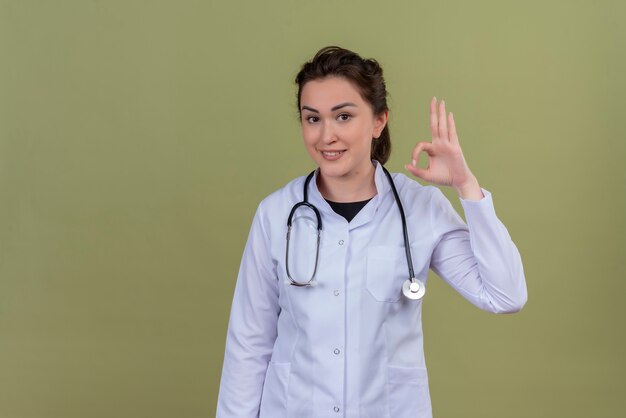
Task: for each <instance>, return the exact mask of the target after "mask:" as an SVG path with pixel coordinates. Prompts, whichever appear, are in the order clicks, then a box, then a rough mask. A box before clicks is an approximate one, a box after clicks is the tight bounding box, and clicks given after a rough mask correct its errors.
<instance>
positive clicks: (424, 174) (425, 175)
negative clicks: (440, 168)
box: [404, 164, 431, 182]
mask: <svg viewBox="0 0 626 418" xmlns="http://www.w3.org/2000/svg"><path fill="white" fill-rule="evenodd" d="M404 168H406V169H407V170H408V171H409V172H410V173H411V174H413V175H414V176H415V177H419V178H421V179H422V180H425V181H428V182H430V181H431V179H430V177H431V176H430V171H429V170H428V169H424V168H420V167H416V166H412V165H411V164H405V165H404Z"/></svg>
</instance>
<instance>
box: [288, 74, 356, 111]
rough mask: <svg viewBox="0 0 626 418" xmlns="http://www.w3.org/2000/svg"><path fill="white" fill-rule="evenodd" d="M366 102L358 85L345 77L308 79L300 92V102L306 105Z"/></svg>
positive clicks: (320, 105) (323, 106) (330, 105)
mask: <svg viewBox="0 0 626 418" xmlns="http://www.w3.org/2000/svg"><path fill="white" fill-rule="evenodd" d="M348 101H349V102H353V103H355V104H362V103H364V100H363V98H362V97H361V94H360V92H359V90H358V89H357V87H356V86H355V85H354V84H353V83H351V82H350V81H348V80H347V79H345V78H343V77H326V78H321V79H316V80H311V81H308V82H307V83H306V84H305V85H304V87H302V92H301V93H300V102H301V104H302V105H303V106H304V105H310V106H313V107H315V106H319V107H321V108H325V107H328V108H330V107H332V106H334V105H336V104H337V103H342V102H348Z"/></svg>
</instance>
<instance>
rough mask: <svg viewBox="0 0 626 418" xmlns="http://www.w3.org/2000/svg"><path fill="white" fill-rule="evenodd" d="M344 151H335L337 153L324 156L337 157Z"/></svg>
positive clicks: (326, 153)
mask: <svg viewBox="0 0 626 418" xmlns="http://www.w3.org/2000/svg"><path fill="white" fill-rule="evenodd" d="M342 152H343V151H335V152H324V155H328V156H329V157H335V156H337V155H339V154H341V153H342Z"/></svg>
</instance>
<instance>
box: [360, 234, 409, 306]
mask: <svg viewBox="0 0 626 418" xmlns="http://www.w3.org/2000/svg"><path fill="white" fill-rule="evenodd" d="M408 278H409V267H408V265H407V261H406V253H405V251H404V247H391V246H372V247H369V248H368V249H367V278H366V286H367V290H368V292H369V293H370V294H371V295H372V296H373V297H374V299H376V300H377V301H379V302H398V301H399V300H400V296H401V295H402V284H403V283H404V281H405V280H406V279H408Z"/></svg>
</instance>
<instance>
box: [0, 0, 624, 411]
mask: <svg viewBox="0 0 626 418" xmlns="http://www.w3.org/2000/svg"><path fill="white" fill-rule="evenodd" d="M625 18H626V6H625V3H624V2H619V1H595V2H592V1H564V0H561V1H537V0H529V1H523V2H522V1H474V2H463V1H448V2H432V1H404V2H399V1H398V2H382V1H379V2H373V1H347V0H345V1H338V0H337V1H327V0H319V1H317V2H298V1H287V0H285V1H264V2H261V1H259V2H253V1H249V2H235V1H233V2H226V1H221V2H214V1H199V0H198V1H136V0H133V1H128V0H124V1H96V0H92V1H86V0H83V1H78V0H77V1H69V0H63V1H61V0H58V1H43V0H41V1H34V0H28V1H27V0H0V196H1V198H0V418H44V417H45V418H79V417H80V418H84V417H90V418H92V417H93V418H100V417H107V418H108V417H133V418H137V417H150V418H159V417H190V418H195V417H209V416H214V415H215V403H216V398H217V391H218V385H219V377H220V372H221V366H222V359H223V350H224V342H225V333H226V326H227V321H228V315H229V310H230V302H231V298H232V292H233V289H234V285H235V279H236V274H237V269H238V266H239V260H240V257H241V252H242V249H243V245H244V243H245V239H246V237H247V233H248V228H249V225H250V221H251V218H252V215H253V213H254V210H255V208H256V205H257V204H258V202H259V201H260V199H262V198H263V197H264V196H266V195H267V194H269V193H270V192H272V191H273V190H275V189H277V188H279V187H281V186H282V185H284V184H285V183H286V182H287V181H289V180H290V179H292V178H293V177H295V176H298V175H302V174H305V173H306V172H308V170H310V169H311V168H312V167H313V165H312V162H311V161H310V160H309V157H308V155H307V154H306V152H305V150H304V147H303V145H302V140H301V137H300V132H299V127H298V123H297V119H296V117H297V115H296V108H295V103H294V94H295V90H294V85H293V77H294V76H295V74H296V72H297V70H298V67H299V65H300V64H301V63H303V62H304V61H305V60H306V59H308V58H310V57H311V56H312V54H313V53H314V52H315V51H317V49H319V48H320V47H322V46H324V45H327V44H339V45H341V46H344V47H347V48H350V49H354V50H356V51H357V52H359V53H361V54H362V55H364V56H367V57H375V58H377V59H378V60H379V61H380V62H381V64H382V65H383V68H384V69H385V75H386V79H387V85H388V89H389V91H390V95H391V97H390V106H391V118H390V127H391V132H392V136H393V141H394V153H393V155H392V158H391V161H390V162H389V163H388V165H387V166H388V167H389V168H390V169H391V170H392V171H403V170H404V169H403V168H402V166H403V164H404V163H405V162H408V161H409V159H410V151H411V149H412V146H413V144H414V143H415V142H416V141H419V140H429V139H430V138H429V128H428V103H429V99H430V98H431V97H432V96H433V95H436V96H437V97H438V98H443V99H445V101H446V105H447V108H448V110H449V111H452V112H453V113H454V115H455V120H456V122H457V126H458V130H459V136H460V140H461V145H462V147H463V149H464V152H465V156H466V160H467V162H468V164H469V166H470V168H471V169H472V171H473V172H474V174H475V175H476V176H477V178H478V180H479V182H480V184H481V186H483V187H485V188H486V189H488V190H490V191H491V192H492V193H493V197H494V204H495V206H496V210H497V213H498V216H499V217H500V219H501V220H502V221H503V222H504V224H505V225H506V226H507V228H508V230H509V232H510V234H511V236H512V237H513V240H514V241H515V243H516V244H517V246H518V248H519V250H520V252H521V254H522V258H523V261H524V269H525V273H526V279H527V283H528V290H529V301H528V303H527V305H526V307H525V308H524V310H523V311H522V312H520V313H518V314H515V315H504V316H497V315H493V314H488V313H486V312H482V311H480V310H478V309H477V308H475V307H473V306H472V305H470V304H469V303H468V302H466V301H465V300H464V299H462V297H461V296H459V295H458V294H456V293H455V292H454V291H453V290H452V289H451V288H449V287H448V286H447V285H446V284H445V283H444V282H443V281H442V280H439V279H438V278H437V277H436V276H435V275H434V274H432V277H431V278H430V280H429V283H430V286H429V295H428V297H427V298H426V299H425V301H424V321H425V322H424V328H425V335H426V337H425V338H426V347H425V349H426V356H427V362H428V368H429V375H430V380H431V396H432V400H433V405H434V413H435V416H436V417H437V418H446V417H450V418H452V417H460V416H463V417H466V418H470V417H481V418H488V417H494V418H496V417H497V418H501V417H505V418H506V417H514V418H517V417H520V418H521V417H524V418H526V417H535V418H538V417H549V418H553V417H568V418H574V417H621V416H623V414H624V410H625V408H626V401H625V400H624V396H623V394H624V391H625V390H626V384H625V383H624V381H625V380H624V376H625V373H626V359H625V356H624V343H625V342H626V327H624V325H623V322H622V321H623V320H624V318H626V307H625V304H624V302H623V300H624V299H623V298H624V295H625V294H626V269H625V268H624V263H623V259H624V255H625V250H624V249H625V248H626V246H625V244H626V238H625V235H626V221H625V220H624V214H625V213H626V200H625V197H624V192H625V189H626V187H625V184H626V169H625V168H624V166H623V160H624V157H625V156H626V145H625V143H626V141H625V138H624V134H623V131H624V129H623V120H624V111H625V110H626V109H625V106H624V93H626V92H625V90H626V89H625V86H626V82H625V81H624V73H625V72H626V68H625V67H626V65H625V63H626V59H625V55H626V54H625V52H624V39H626V29H625V26H624V25H623V21H624V19H625ZM444 192H445V193H446V195H447V196H448V197H449V198H450V199H451V201H452V202H453V204H454V206H455V207H456V208H457V210H459V211H460V213H461V214H462V208H461V206H460V204H459V201H458V198H457V197H456V195H455V194H454V192H453V190H451V189H448V188H444Z"/></svg>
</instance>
